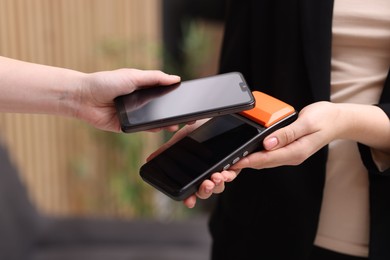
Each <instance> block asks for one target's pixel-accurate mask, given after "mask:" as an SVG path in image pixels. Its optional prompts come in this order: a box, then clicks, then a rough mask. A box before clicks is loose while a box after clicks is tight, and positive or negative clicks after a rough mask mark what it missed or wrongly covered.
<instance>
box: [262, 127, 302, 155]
mask: <svg viewBox="0 0 390 260" xmlns="http://www.w3.org/2000/svg"><path fill="white" fill-rule="evenodd" d="M303 135H305V129H303V128H302V127H301V124H299V122H298V123H297V121H295V122H293V123H292V124H290V125H288V126H285V127H283V128H281V129H278V130H276V131H275V132H273V133H272V134H270V135H269V136H267V137H266V138H265V139H264V141H263V146H264V149H265V150H268V151H271V150H276V149H278V148H281V147H284V146H286V145H288V144H290V143H292V142H294V141H296V140H297V139H299V138H300V137H302V136H303Z"/></svg>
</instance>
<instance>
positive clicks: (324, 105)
mask: <svg viewBox="0 0 390 260" xmlns="http://www.w3.org/2000/svg"><path fill="white" fill-rule="evenodd" d="M336 139H349V140H353V141H356V142H359V143H362V144H365V145H367V146H369V147H371V149H374V150H377V151H380V152H383V153H390V121H389V118H388V116H387V115H386V114H385V113H384V111H383V110H382V109H380V108H379V107H376V106H372V105H360V104H334V103H330V102H317V103H314V104H311V105H309V106H307V107H305V108H304V109H302V111H301V112H300V113H299V117H298V119H297V120H296V121H295V122H293V123H292V124H290V125H289V126H286V127H284V128H282V129H279V130H278V131H275V132H274V133H272V134H270V135H269V136H268V137H267V138H266V139H265V140H264V142H263V144H264V147H265V150H264V151H261V152H256V153H253V154H251V155H249V156H247V157H245V158H243V159H242V160H240V161H239V162H237V163H236V164H235V165H234V166H233V167H232V168H231V169H229V171H225V172H222V173H215V174H214V175H213V176H212V177H211V180H213V181H210V180H207V181H204V182H203V183H202V185H201V186H200V188H199V190H198V192H197V194H196V195H193V196H191V197H189V198H187V199H186V200H185V201H184V204H185V205H186V206H187V207H189V208H192V207H194V206H195V204H196V199H197V198H200V199H207V198H209V197H210V196H211V195H212V194H213V193H220V192H222V191H223V189H224V182H225V181H233V180H234V178H235V177H236V176H237V175H238V173H239V172H240V170H241V169H243V168H254V169H263V168H272V167H277V166H282V165H299V164H301V163H302V162H304V161H305V160H306V159H307V158H309V157H310V156H311V155H313V154H314V153H315V152H317V151H318V150H320V149H321V148H322V147H324V146H325V145H327V144H329V143H330V142H331V141H333V140H336ZM215 178H217V179H218V182H216V181H215V180H214V179H215Z"/></svg>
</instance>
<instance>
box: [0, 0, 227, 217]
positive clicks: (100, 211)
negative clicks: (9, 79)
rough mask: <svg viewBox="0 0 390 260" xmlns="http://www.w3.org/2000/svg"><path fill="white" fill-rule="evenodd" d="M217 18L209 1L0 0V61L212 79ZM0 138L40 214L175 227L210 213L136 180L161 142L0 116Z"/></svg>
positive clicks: (46, 119) (219, 9)
mask: <svg viewBox="0 0 390 260" xmlns="http://www.w3.org/2000/svg"><path fill="white" fill-rule="evenodd" d="M223 13H224V1H218V0H213V1H207V0H206V1H193V0H190V1H185V0H0V55H2V56H7V57H11V58H16V59H20V60H24V61H30V62H35V63H40V64H47V65H53V66H60V67H65V68H69V69H75V70H80V71H83V72H94V71H98V70H113V69H117V68H120V67H134V68H139V69H161V70H164V71H166V72H168V73H174V74H178V75H181V76H182V78H183V79H184V80H185V79H191V78H197V77H202V76H207V75H213V74H216V73H217V65H218V56H219V49H220V43H221V39H222V34H223V33H222V30H223ZM21 76H23V75H21ZM0 136H1V138H2V139H3V140H4V142H5V143H6V144H7V147H8V150H9V152H10V154H11V157H12V160H13V161H14V162H15V163H16V165H17V167H18V169H19V171H20V173H21V179H22V181H23V183H24V184H25V185H26V187H27V188H28V194H29V196H30V197H31V200H32V201H33V202H34V204H35V205H36V206H37V207H38V209H39V210H40V211H41V212H43V213H45V214H50V215H55V216H104V217H115V218H125V219H137V218H157V219H178V218H186V217H188V216H192V215H194V214H199V213H202V212H207V211H208V208H209V207H210V205H207V203H204V204H202V203H201V204H200V205H199V206H198V207H197V208H196V209H193V210H187V209H185V207H184V206H183V205H182V203H181V202H174V201H172V200H171V199H168V198H167V197H165V195H161V194H160V193H159V192H157V191H155V190H154V189H153V188H151V187H150V186H148V185H147V184H145V183H144V182H143V181H142V180H141V178H140V177H139V173H138V169H139V167H140V166H141V165H142V164H143V163H144V162H145V159H146V157H147V156H148V155H149V154H150V153H151V152H153V151H154V150H156V149H157V148H158V147H159V146H160V145H161V144H162V143H163V142H164V141H165V140H167V138H169V134H166V133H147V132H141V133H134V134H113V133H107V132H102V131H98V130H95V129H93V128H91V127H90V126H88V125H86V124H85V123H82V122H78V121H76V120H74V119H69V118H61V117H53V116H47V115H25V114H4V113H3V114H0ZM208 203H210V202H208Z"/></svg>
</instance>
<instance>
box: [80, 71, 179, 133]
mask: <svg viewBox="0 0 390 260" xmlns="http://www.w3.org/2000/svg"><path fill="white" fill-rule="evenodd" d="M179 81H180V77H178V76H173V75H168V74H165V73H163V72H161V71H147V70H137V69H119V70H114V71H103V72H96V73H91V74H87V75H86V77H85V78H84V81H83V82H82V84H81V85H80V88H79V91H78V95H76V99H77V102H76V104H79V105H78V106H76V109H75V111H74V115H73V116H75V117H77V118H80V119H82V120H84V121H86V122H88V123H89V124H91V125H93V126H94V127H96V128H99V129H102V130H108V131H113V132H120V130H121V129H120V124H119V120H118V118H117V115H116V110H115V106H114V98H115V97H117V96H121V95H125V94H129V93H131V92H133V91H135V90H137V89H140V88H145V87H153V86H158V85H171V84H174V83H177V82H179ZM160 129H161V128H159V129H154V130H151V131H158V130H160ZM165 129H167V130H170V131H176V130H177V129H178V126H171V127H167V128H165Z"/></svg>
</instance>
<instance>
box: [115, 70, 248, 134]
mask: <svg viewBox="0 0 390 260" xmlns="http://www.w3.org/2000/svg"><path fill="white" fill-rule="evenodd" d="M254 104H255V99H254V97H253V95H252V92H251V91H250V89H249V87H248V86H247V84H246V82H245V79H244V77H243V76H242V74H241V73H239V72H230V73H225V74H219V75H214V76H209V77H204V78H199V79H193V80H188V81H183V82H181V83H178V84H174V85H171V86H157V87H151V88H145V89H140V90H137V91H134V92H133V93H130V94H128V95H124V96H119V97H117V98H116V99H115V106H116V110H117V114H118V117H119V121H120V124H121V128H122V131H123V132H125V133H131V132H135V131H141V130H148V129H153V128H159V127H164V126H169V125H176V124H181V123H186V122H190V121H194V120H198V119H202V118H208V117H214V116H218V115H225V114H231V113H237V112H240V111H243V110H248V109H250V108H253V107H254Z"/></svg>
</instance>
